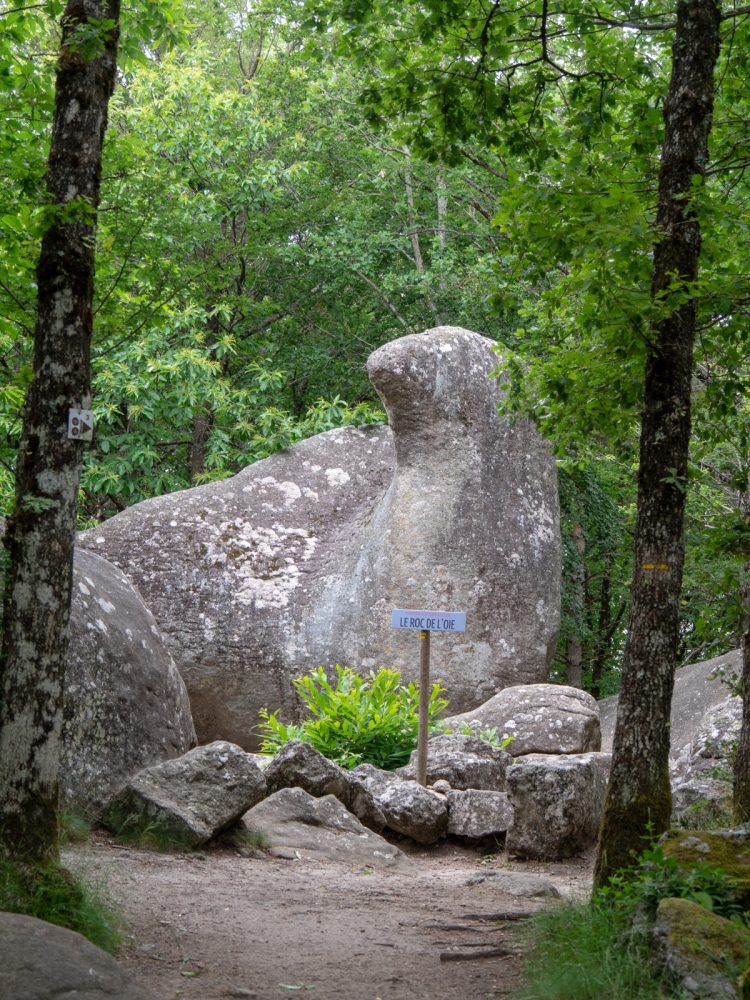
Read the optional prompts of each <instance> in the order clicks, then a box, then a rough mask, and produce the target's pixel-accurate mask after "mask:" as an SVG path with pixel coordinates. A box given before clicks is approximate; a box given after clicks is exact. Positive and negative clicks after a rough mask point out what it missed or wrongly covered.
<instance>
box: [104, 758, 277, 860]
mask: <svg viewBox="0 0 750 1000" xmlns="http://www.w3.org/2000/svg"><path fill="white" fill-rule="evenodd" d="M265 794H266V779H265V777H264V775H263V772H262V771H261V770H260V768H259V767H258V765H257V764H256V763H255V761H254V760H253V757H252V755H251V754H247V753H245V752H244V751H243V750H241V749H240V747H238V746H235V745H234V744H233V743H226V742H224V741H221V740H217V741H216V742H214V743H210V744H209V745H208V746H202V747H196V748H195V749H194V750H191V751H190V752H189V753H186V754H184V756H182V757H178V758H177V759H176V760H169V761H166V762H165V763H163V764H156V765H154V766H153V767H149V768H145V769H144V770H143V771H140V772H139V773H138V774H136V775H134V776H133V777H132V778H130V779H129V781H128V782H127V783H126V784H125V786H124V787H123V788H122V789H121V790H120V791H119V792H117V793H116V794H115V795H114V796H113V798H112V800H111V801H110V803H109V805H108V806H107V808H106V810H105V812H104V816H103V817H102V822H103V823H104V824H105V826H107V827H109V828H110V829H112V830H114V831H115V832H120V831H123V830H124V831H127V832H138V831H142V830H146V829H149V828H156V829H157V830H158V831H159V832H160V833H161V834H162V835H163V836H165V837H168V838H171V839H173V840H174V841H175V842H176V843H177V844H180V845H184V846H186V847H197V846H199V845H200V844H203V843H205V842H206V841H207V840H210V839H211V837H214V836H215V835H216V834H217V833H219V832H220V831H221V830H223V829H225V828H226V827H228V826H230V825H231V824H232V823H234V822H235V821H236V820H238V819H239V818H240V816H242V815H243V813H245V812H247V810H248V809H250V808H252V806H254V805H255V804H256V803H257V802H259V801H260V800H261V799H262V798H264V796H265Z"/></svg>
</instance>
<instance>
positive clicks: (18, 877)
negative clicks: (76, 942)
mask: <svg viewBox="0 0 750 1000" xmlns="http://www.w3.org/2000/svg"><path fill="white" fill-rule="evenodd" d="M0 910H5V911H7V912H9V913H24V914H26V915H27V916H29V917H37V918H38V919H39V920H46V921H47V922H48V923H50V924H57V925H58V926H59V927H69V928H70V930H73V931H78V933H79V934H83V936H84V937H86V938H88V939H89V941H91V942H92V943H93V944H95V945H97V946H98V947H99V948H103V949H104V950H105V951H109V952H115V951H117V947H118V945H119V943H120V921H119V919H118V917H117V916H116V915H115V914H114V913H113V912H112V911H111V910H110V909H109V908H108V907H107V906H106V904H105V903H104V902H103V901H102V899H101V898H100V896H99V894H98V893H97V892H95V891H94V890H92V889H91V888H90V887H89V886H87V885H85V884H84V883H83V882H81V881H80V880H79V879H77V878H76V877H75V876H74V875H72V874H71V873H70V872H69V871H68V870H67V869H66V868H62V867H61V866H60V865H58V864H54V863H51V862H50V863H49V864H46V865H39V866H37V865H33V866H25V865H21V864H16V863H15V862H12V861H7V860H4V859H0Z"/></svg>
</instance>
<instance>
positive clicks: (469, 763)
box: [396, 734, 513, 792]
mask: <svg viewBox="0 0 750 1000" xmlns="http://www.w3.org/2000/svg"><path fill="white" fill-rule="evenodd" d="M512 760H513V758H512V757H511V756H510V754H508V753H506V752H505V751H504V750H501V749H500V747H496V746H493V745H492V744H491V743H488V742H487V741H486V740H480V739H477V737H474V736H462V735H458V734H453V735H445V736H434V737H433V738H432V739H431V740H430V741H429V742H428V744H427V784H428V785H433V784H434V783H435V782H436V781H441V780H442V781H447V782H448V784H449V785H450V786H451V788H453V789H462V788H479V789H485V790H487V791H495V792H501V791H503V790H504V789H505V772H506V771H507V769H508V765H509V764H510V763H511V762H512ZM396 773H397V774H398V775H400V776H401V777H402V778H408V779H410V780H414V779H416V776H417V751H416V750H415V751H414V752H413V753H412V755H411V760H410V761H409V763H408V764H407V766H406V767H401V768H399V769H398V771H397V772H396Z"/></svg>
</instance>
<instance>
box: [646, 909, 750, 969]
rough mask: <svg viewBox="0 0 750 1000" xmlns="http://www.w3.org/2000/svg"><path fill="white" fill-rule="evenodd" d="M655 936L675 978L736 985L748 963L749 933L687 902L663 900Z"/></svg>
mask: <svg viewBox="0 0 750 1000" xmlns="http://www.w3.org/2000/svg"><path fill="white" fill-rule="evenodd" d="M655 933H656V935H657V938H661V940H662V950H663V954H662V958H663V960H664V961H665V964H666V965H667V967H668V968H669V970H670V972H672V973H673V974H677V975H678V976H679V975H680V974H682V975H685V974H688V975H691V977H693V978H696V979H704V978H709V979H712V978H714V977H717V976H718V977H723V978H726V979H728V980H729V981H730V982H732V983H737V981H738V979H739V976H740V974H741V973H742V972H743V970H744V969H745V968H746V967H747V964H748V962H749V961H750V930H748V929H747V928H745V927H742V926H740V925H739V924H736V923H734V922H733V921H731V920H727V919H725V918H724V917H719V916H717V915H716V914H715V913H711V911H710V910H707V909H706V908H705V907H703V906H700V905H699V904H698V903H694V902H692V900H689V899H663V900H662V901H661V903H659V909H658V911H657V917H656V930H655Z"/></svg>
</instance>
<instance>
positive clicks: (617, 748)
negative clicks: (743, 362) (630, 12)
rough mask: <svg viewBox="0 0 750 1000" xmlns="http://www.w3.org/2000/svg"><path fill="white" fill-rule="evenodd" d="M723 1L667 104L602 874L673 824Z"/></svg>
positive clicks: (685, 56)
mask: <svg viewBox="0 0 750 1000" xmlns="http://www.w3.org/2000/svg"><path fill="white" fill-rule="evenodd" d="M719 24H720V16H719V7H718V4H717V3H716V2H715V0H681V2H680V3H679V4H678V7H677V24H676V27H675V34H674V44H673V47H672V72H671V78H670V83H669V92H668V94H667V99H666V101H665V104H664V142H663V145H662V154H661V169H660V171H659V203H658V211H657V219H656V224H657V243H656V246H655V248H654V257H653V271H652V282H651V297H652V299H653V301H654V302H655V303H657V304H659V305H662V306H663V315H662V318H660V319H658V320H657V321H656V322H655V323H654V324H653V325H652V328H651V336H650V337H649V340H648V348H647V357H646V373H645V381H644V406H643V416H642V425H641V440H640V464H639V470H638V519H637V522H636V534H635V562H634V566H633V587H632V593H633V596H632V603H631V611H630V621H629V625H628V641H627V645H626V648H625V660H624V664H623V671H622V688H621V692H620V701H619V706H618V712H617V723H616V726H615V736H614V744H613V749H612V770H611V774H610V781H609V786H608V790H607V800H606V805H605V812H604V819H603V822H602V828H601V831H600V839H599V850H598V854H597V860H596V867H595V875H594V881H595V884H596V885H602V884H604V883H605V882H607V881H608V879H609V877H610V876H611V875H612V873H613V872H615V871H617V870H618V869H621V868H624V867H626V866H627V865H628V864H630V863H631V862H632V859H633V854H634V853H637V851H638V848H639V846H640V838H642V837H643V834H644V831H646V830H647V829H649V827H651V828H652V829H653V830H654V831H656V832H657V833H660V832H662V831H663V830H665V829H667V828H668V827H669V823H670V817H671V811H672V802H671V791H670V783H669V715H670V706H671V701H672V687H673V683H674V670H675V666H676V662H675V661H676V654H677V642H678V630H679V621H680V591H681V587H682V569H683V562H684V545H683V517H684V511H685V494H686V490H687V472H688V449H689V444H690V412H691V380H692V371H693V344H694V340H695V328H696V302H695V295H694V288H695V282H696V280H697V277H698V264H699V260H700V251H701V229H700V222H699V219H698V214H697V211H696V208H695V204H694V201H693V192H694V189H695V184H696V179H699V178H701V177H702V175H703V174H704V171H705V169H706V166H707V163H708V137H709V133H710V131H711V122H712V115H713V104H714V69H715V66H716V61H717V59H718V57H719V46H720V36H719Z"/></svg>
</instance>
